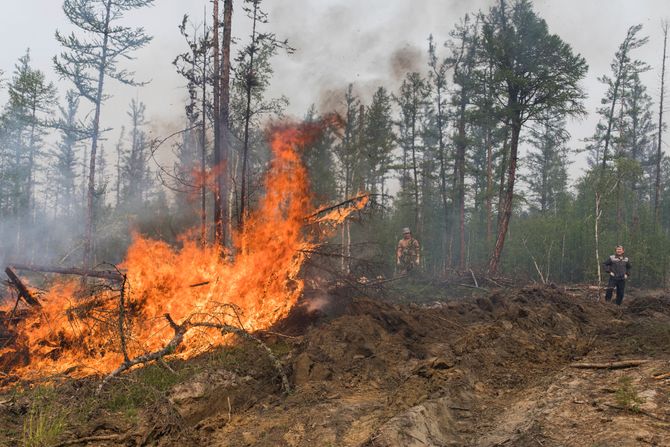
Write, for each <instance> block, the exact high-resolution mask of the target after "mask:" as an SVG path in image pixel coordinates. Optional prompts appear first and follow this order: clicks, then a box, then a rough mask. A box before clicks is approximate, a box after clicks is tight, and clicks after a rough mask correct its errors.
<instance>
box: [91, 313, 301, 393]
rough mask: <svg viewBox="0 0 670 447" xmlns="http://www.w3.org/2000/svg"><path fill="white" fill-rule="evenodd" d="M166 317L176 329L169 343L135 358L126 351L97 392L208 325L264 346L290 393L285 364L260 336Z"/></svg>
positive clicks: (283, 386)
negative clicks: (187, 335) (176, 321)
mask: <svg viewBox="0 0 670 447" xmlns="http://www.w3.org/2000/svg"><path fill="white" fill-rule="evenodd" d="M165 319H166V320H167V321H168V323H169V324H170V327H171V328H172V329H173V330H174V336H173V337H172V339H171V340H170V341H169V342H168V344H167V345H165V347H163V348H162V349H160V350H158V351H154V352H150V353H147V354H144V355H140V356H138V357H135V358H133V359H128V358H127V353H126V352H124V357H125V358H126V359H125V360H124V362H123V363H122V364H121V366H119V367H118V368H116V369H115V370H114V371H112V372H111V373H109V374H108V375H107V376H106V377H105V378H104V379H103V381H102V382H101V383H100V385H99V386H98V390H97V392H96V393H97V394H99V393H100V391H102V388H103V387H104V386H105V384H107V382H109V381H110V380H111V379H113V378H114V377H116V376H118V375H119V374H121V373H122V372H124V371H127V370H128V369H130V368H132V367H133V366H136V365H140V364H145V363H149V362H152V361H161V360H162V359H163V357H165V356H166V355H170V354H172V353H173V352H175V350H176V349H177V347H178V346H179V345H180V344H181V343H182V342H183V341H184V335H185V334H186V332H187V331H188V330H189V329H190V328H192V327H206V328H213V329H218V330H219V331H221V334H222V335H225V334H236V335H239V336H240V337H243V338H245V339H247V340H252V341H254V342H255V343H256V344H258V345H259V346H260V347H261V348H263V349H264V350H265V352H266V353H267V354H268V356H269V357H270V359H271V360H272V363H273V365H274V367H275V368H276V369H277V372H278V373H279V376H280V377H281V381H282V388H283V389H284V392H285V393H287V394H288V393H290V391H291V386H290V384H289V381H288V377H286V373H285V372H284V366H283V365H282V364H281V362H280V361H279V359H278V358H277V357H276V356H275V355H274V353H273V352H272V350H271V349H270V348H269V347H268V346H267V345H266V344H265V343H263V341H261V340H260V339H259V338H258V337H255V336H253V335H252V334H250V333H249V332H247V331H245V330H244V329H240V328H238V327H235V326H231V325H229V324H219V323H210V322H206V321H202V322H195V323H193V322H191V321H189V320H188V319H187V320H186V321H184V322H183V323H182V324H177V323H175V321H174V320H173V319H172V317H171V316H170V314H167V313H166V314H165ZM120 331H121V334H123V327H122V326H120Z"/></svg>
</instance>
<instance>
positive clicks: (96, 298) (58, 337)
mask: <svg viewBox="0 0 670 447" xmlns="http://www.w3.org/2000/svg"><path fill="white" fill-rule="evenodd" d="M310 138H311V137H310V132H308V131H305V129H301V128H299V127H287V128H283V129H280V130H277V131H275V132H274V133H273V134H272V136H271V148H272V153H273V160H272V162H271V166H270V169H269V172H268V174H267V176H266V178H265V195H264V196H263V197H262V198H261V199H260V201H259V204H258V207H257V208H256V209H255V210H254V211H252V212H251V214H250V215H249V216H248V218H247V220H246V223H245V227H244V230H243V232H241V233H239V232H238V233H236V234H234V235H233V243H234V248H235V250H234V253H235V254H234V259H224V258H222V257H221V255H220V249H219V248H218V247H213V246H211V247H205V248H203V247H201V246H200V245H199V244H198V242H197V241H194V240H192V239H187V238H184V239H183V240H182V247H181V248H180V249H176V248H174V247H172V246H170V245H168V244H167V243H165V242H161V241H156V240H149V239H146V238H143V237H141V236H139V235H135V237H134V240H133V243H132V245H131V247H130V248H129V250H128V253H127V257H126V260H125V261H124V262H123V264H122V265H120V268H121V269H123V270H125V271H126V272H127V274H126V275H127V281H126V286H125V288H124V292H125V293H124V300H125V305H124V306H120V305H119V303H120V299H119V295H120V293H119V290H118V287H117V290H102V291H99V292H98V293H96V294H95V295H93V296H88V297H86V298H76V294H77V289H78V287H79V281H78V280H72V281H67V282H66V281H61V282H58V283H56V284H55V285H53V286H52V287H51V288H50V289H49V290H48V291H47V292H45V293H44V294H42V295H41V296H40V297H39V298H40V301H41V302H42V307H41V309H39V310H33V311H32V313H31V314H29V315H28V316H27V317H26V318H25V319H23V320H22V321H20V322H19V323H18V324H17V327H16V332H17V334H18V336H17V339H16V343H13V344H12V345H11V346H8V347H5V348H4V349H2V350H0V357H5V356H8V355H10V356H11V355H16V356H17V357H20V355H21V351H20V350H21V349H23V352H27V353H28V356H27V357H28V358H27V359H26V361H24V362H23V363H22V364H21V365H20V366H19V365H17V366H15V367H14V369H13V373H15V374H17V375H18V376H19V377H21V378H24V379H31V378H41V377H45V376H49V375H53V374H58V373H63V372H65V371H67V372H68V374H69V375H70V376H74V377H78V376H79V377H81V376H86V375H91V374H100V373H108V372H110V371H112V370H114V369H115V368H117V367H118V366H119V365H120V364H121V363H123V361H124V356H123V354H122V351H123V350H122V348H121V345H122V341H121V340H122V337H121V335H120V334H121V331H120V330H119V329H120V322H123V334H124V338H125V340H124V341H125V345H126V350H127V353H128V356H129V357H130V358H133V357H136V356H139V355H142V354H146V353H148V352H154V351H157V350H160V349H161V348H163V347H164V346H165V345H166V343H168V341H169V340H170V339H171V338H172V337H173V335H174V333H173V329H172V328H171V327H170V325H169V324H168V322H167V321H166V319H165V317H164V315H165V314H169V315H170V316H171V317H172V319H173V320H174V321H176V322H178V323H179V322H182V321H185V320H188V319H193V320H197V321H200V322H211V323H218V324H229V325H233V326H236V327H241V328H242V329H244V330H246V331H250V332H251V331H256V330H262V329H266V328H268V327H270V326H272V325H273V324H274V323H275V322H277V321H278V320H280V319H281V318H283V317H285V316H286V315H287V314H288V312H289V311H290V309H291V308H292V307H293V306H294V305H295V303H296V302H297V300H298V298H299V297H300V295H301V294H302V291H303V287H304V284H303V281H302V279H300V277H299V272H300V269H301V266H302V265H303V262H304V261H305V259H306V256H307V253H308V252H309V251H310V249H312V248H314V246H315V245H316V244H317V243H318V240H317V236H316V234H318V232H315V231H312V232H308V231H306V229H305V224H306V220H305V218H306V216H310V215H311V216H317V214H315V210H314V209H312V206H311V202H310V198H311V196H310V188H309V179H308V176H307V171H306V169H305V167H304V166H303V164H302V162H301V158H300V154H299V152H298V151H299V149H300V148H301V147H303V146H304V144H305V142H306V140H309V139H310ZM366 203H367V196H361V198H359V199H358V200H356V201H354V202H353V203H352V204H351V205H350V206H348V207H343V208H338V209H337V210H335V211H330V212H328V213H324V214H325V215H323V216H321V217H315V218H313V219H311V221H310V222H311V223H314V224H316V225H317V226H322V227H323V226H326V227H331V228H332V226H334V225H336V224H338V223H341V222H342V221H343V220H344V219H345V218H346V216H347V215H349V214H350V213H351V212H353V211H354V210H356V209H361V208H362V207H364V206H365V205H366ZM122 313H123V316H120V315H121V314H122ZM225 341H226V340H225V338H224V337H222V336H221V335H220V334H219V333H218V332H217V331H215V330H208V329H202V330H198V331H195V330H193V331H189V332H188V333H187V334H186V335H185V337H184V342H183V343H182V344H181V345H180V347H179V348H178V349H177V351H176V352H175V353H174V354H173V355H174V356H177V357H179V358H189V357H193V356H195V355H198V354H200V353H202V352H205V351H207V350H209V349H211V348H212V347H215V346H218V345H221V344H222V343H225Z"/></svg>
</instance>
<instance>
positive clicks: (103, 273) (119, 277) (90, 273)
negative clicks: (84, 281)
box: [12, 264, 123, 282]
mask: <svg viewBox="0 0 670 447" xmlns="http://www.w3.org/2000/svg"><path fill="white" fill-rule="evenodd" d="M12 267H14V268H15V269H16V270H25V271H30V272H40V273H57V274H60V275H77V276H87V277H89V278H100V279H108V280H111V281H119V282H122V281H123V274H122V273H120V272H118V271H115V270H90V269H80V268H76V267H72V268H69V267H56V266H49V265H33V264H12Z"/></svg>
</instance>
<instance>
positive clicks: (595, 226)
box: [593, 192, 603, 299]
mask: <svg viewBox="0 0 670 447" xmlns="http://www.w3.org/2000/svg"><path fill="white" fill-rule="evenodd" d="M600 197H601V196H600V193H599V192H596V214H595V216H596V217H595V223H594V225H593V232H594V235H595V245H596V250H595V252H596V271H597V272H598V273H597V274H598V277H597V278H596V284H597V285H598V299H600V278H601V274H602V273H601V271H600V250H599V245H600V241H599V234H600V231H599V229H598V226H599V224H600V216H601V215H602V213H603V212H602V209H601V208H600Z"/></svg>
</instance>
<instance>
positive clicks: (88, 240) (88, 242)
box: [83, 0, 112, 268]
mask: <svg viewBox="0 0 670 447" xmlns="http://www.w3.org/2000/svg"><path fill="white" fill-rule="evenodd" d="M111 7H112V0H107V1H106V2H105V32H104V34H103V40H102V55H101V59H100V68H99V70H98V89H97V92H96V96H95V115H94V117H93V136H92V141H91V153H90V154H89V157H90V158H89V173H88V192H87V194H86V235H85V237H84V262H83V264H84V268H88V267H91V266H92V265H93V263H94V255H93V250H94V244H93V235H94V234H95V214H94V206H95V203H94V199H95V164H96V155H97V150H98V136H99V135H98V133H99V131H100V109H101V107H102V91H103V86H104V83H105V69H106V68H107V50H108V47H107V45H108V42H109V21H110V19H111V17H110V10H111Z"/></svg>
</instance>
